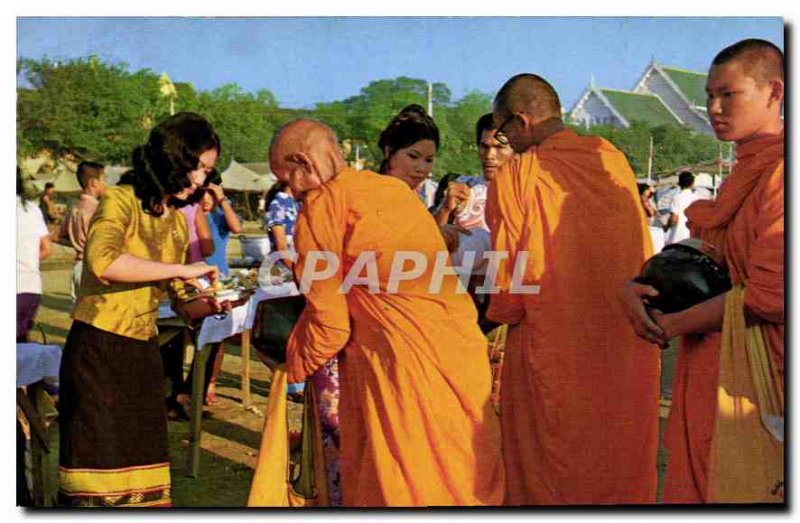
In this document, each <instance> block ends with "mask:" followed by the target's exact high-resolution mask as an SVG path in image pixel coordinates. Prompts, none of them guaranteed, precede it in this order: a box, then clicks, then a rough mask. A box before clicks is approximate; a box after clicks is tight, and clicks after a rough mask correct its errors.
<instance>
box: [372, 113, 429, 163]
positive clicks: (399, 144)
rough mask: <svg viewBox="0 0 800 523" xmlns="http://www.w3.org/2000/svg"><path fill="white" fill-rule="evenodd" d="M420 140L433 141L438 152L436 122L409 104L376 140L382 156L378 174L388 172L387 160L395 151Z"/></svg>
mask: <svg viewBox="0 0 800 523" xmlns="http://www.w3.org/2000/svg"><path fill="white" fill-rule="evenodd" d="M420 140H433V143H434V144H436V150H437V151H438V150H439V128H438V127H436V122H434V121H433V118H431V117H430V116H428V113H426V112H425V109H423V108H422V106H421V105H418V104H411V105H409V106H406V107H405V108H404V109H403V110H402V111H400V112H399V113H398V114H397V116H395V117H394V118H392V121H391V122H389V125H387V126H386V129H384V130H383V132H381V135H380V137H379V138H378V147H379V148H380V150H381V153H382V154H383V155H384V158H383V161H382V162H381V166H380V169H379V170H378V172H379V173H381V174H386V173H387V172H389V158H391V157H392V155H393V154H394V153H395V152H396V151H397V150H399V149H404V148H406V147H410V146H412V145H414V144H415V143H417V142H418V141H420ZM386 147H388V148H389V154H388V155H387V154H386V152H385V148H386Z"/></svg>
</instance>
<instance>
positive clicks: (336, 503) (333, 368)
mask: <svg viewBox="0 0 800 523" xmlns="http://www.w3.org/2000/svg"><path fill="white" fill-rule="evenodd" d="M311 382H312V383H313V384H314V392H316V396H317V412H318V413H319V420H320V426H321V428H322V448H323V452H324V454H325V472H326V475H327V476H328V493H329V496H330V503H331V506H332V507H340V506H342V480H341V476H340V474H339V359H338V357H337V356H334V357H333V358H331V359H330V360H328V362H327V363H325V365H323V366H322V367H320V368H319V369H318V370H317V371H316V372H315V373H314V374H312V375H311Z"/></svg>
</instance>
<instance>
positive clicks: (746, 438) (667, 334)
mask: <svg viewBox="0 0 800 523" xmlns="http://www.w3.org/2000/svg"><path fill="white" fill-rule="evenodd" d="M706 90H707V92H708V102H707V108H708V115H709V118H710V120H711V124H712V126H713V127H714V132H715V133H716V135H717V138H719V139H720V140H724V141H732V142H735V143H736V160H737V161H736V166H735V167H734V169H733V172H732V173H731V175H730V176H729V177H728V178H727V179H726V180H725V182H724V183H723V185H722V187H720V190H719V194H718V196H717V198H716V201H699V202H696V203H694V204H692V205H691V206H690V207H689V208H688V209H687V210H686V218H687V220H688V222H689V229H690V231H691V234H692V236H693V237H695V238H700V239H701V240H704V241H706V242H709V243H711V244H712V245H713V246H715V247H716V248H717V249H718V250H719V251H720V252H721V253H722V254H723V255H724V256H725V261H726V263H727V266H728V270H729V271H730V275H731V283H732V284H733V285H734V288H733V289H732V290H731V291H729V292H728V293H725V294H722V295H719V296H717V297H715V298H712V299H710V300H707V301H705V302H703V303H700V304H698V305H696V306H694V307H691V308H689V309H686V310H684V311H681V312H677V313H674V314H660V313H659V311H653V313H652V316H653V317H652V318H651V317H650V316H648V315H647V313H646V312H645V309H644V307H643V302H642V298H645V299H646V297H648V296H655V295H657V291H656V290H655V289H653V288H652V287H648V286H644V285H637V284H635V283H628V284H626V285H625V286H623V288H622V289H621V290H620V299H621V301H622V303H623V305H624V306H625V307H626V310H627V311H628V314H629V316H630V319H631V323H632V324H633V326H634V328H635V329H636V331H637V332H638V333H639V334H640V335H641V336H642V337H644V338H647V339H649V340H651V341H654V342H656V343H659V344H661V345H664V344H666V343H667V341H668V340H669V339H670V338H672V337H674V336H681V340H680V346H679V347H680V348H679V352H678V361H677V363H676V368H675V385H674V387H673V400H672V408H671V411H670V417H669V422H668V425H667V431H666V435H665V444H666V447H667V449H668V450H669V462H668V464H667V472H666V476H665V482H664V494H663V500H664V502H667V503H704V502H719V501H721V502H781V501H783V499H784V498H783V458H782V454H783V442H782V441H783V434H782V416H783V409H782V406H783V405H782V402H783V399H782V398H783V357H784V345H783V337H784V311H783V304H784V294H783V280H784V266H783V256H784V250H783V242H784V238H783V166H784V159H783V156H784V140H783V120H782V118H781V104H782V100H783V95H784V76H783V53H782V52H781V50H780V49H778V48H777V47H776V46H775V45H773V44H772V43H770V42H767V41H764V40H756V39H749V40H743V41H740V42H738V43H736V44H734V45H732V46H730V47H728V48H726V49H724V50H723V51H721V52H720V53H719V54H718V55H717V56H716V58H714V61H713V63H712V64H711V68H710V70H709V73H708V80H707V86H706ZM742 295H743V300H742ZM737 298H738V302H737V301H735V300H736V299H737ZM736 303H738V305H736ZM726 307H727V308H726ZM731 307H734V309H731ZM736 308H738V311H737V310H735V309H736ZM734 312H736V313H738V314H740V315H742V314H743V316H744V321H743V322H742V323H743V324H745V325H746V327H747V328H748V331H750V332H751V333H752V331H753V329H754V330H758V331H760V332H761V337H762V338H763V342H764V343H763V345H764V355H765V358H763V360H761V364H760V365H757V366H755V367H754V368H757V369H759V371H760V372H762V373H763V374H762V376H766V377H767V378H765V379H762V380H759V379H757V378H756V376H755V374H752V373H751V372H750V367H749V366H750V365H755V360H754V354H755V353H754V352H751V351H752V350H754V349H753V346H752V345H750V344H749V341H748V347H747V353H746V354H745V353H742V352H739V353H736V352H729V351H728V350H725V348H726V347H728V346H729V345H728V344H726V342H725V339H726V338H725V335H726V333H730V334H729V336H730V337H729V339H735V338H736V336H737V334H736V332H737V331H736V330H735V327H733V325H734V323H733V321H734V320H733V319H732V318H733V316H732V314H733V313H734ZM726 324H727V325H726ZM737 368H738V369H739V370H742V369H744V370H745V372H743V373H737V371H736V369H737ZM732 380H733V381H736V380H738V384H736V383H733V382H732ZM757 382H761V383H762V384H763V385H764V386H765V387H766V388H768V389H770V390H771V392H772V393H773V394H774V395H776V396H777V400H778V401H777V409H776V410H778V411H779V412H774V413H773V414H775V418H779V419H780V422H781V425H780V430H779V431H778V430H770V429H776V427H774V426H771V427H770V426H769V425H770V424H769V423H766V424H764V425H762V424H761V422H760V420H759V418H760V416H759V414H760V415H761V416H763V415H764V414H768V412H767V411H768V410H769V409H768V407H767V405H766V402H765V401H764V399H765V398H764V397H763V396H760V395H758V394H755V393H753V392H752V391H751V392H750V393H747V391H746V389H744V388H743V387H751V386H753V384H754V383H757ZM731 405H735V406H736V408H735V409H732V408H731ZM778 436H780V437H778Z"/></svg>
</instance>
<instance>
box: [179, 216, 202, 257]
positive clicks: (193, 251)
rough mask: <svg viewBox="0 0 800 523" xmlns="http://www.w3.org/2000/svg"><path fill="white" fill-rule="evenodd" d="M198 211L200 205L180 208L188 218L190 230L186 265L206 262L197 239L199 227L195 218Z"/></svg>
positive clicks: (187, 222)
mask: <svg viewBox="0 0 800 523" xmlns="http://www.w3.org/2000/svg"><path fill="white" fill-rule="evenodd" d="M198 209H200V204H199V203H193V204H192V205H186V206H184V207H181V208H180V211H181V212H182V213H183V215H184V216H185V217H186V226H187V228H188V229H189V251H188V254H187V255H186V256H187V257H186V263H194V262H199V261H205V258H204V257H203V251H202V249H200V240H199V239H198V238H197V226H196V225H195V216H196V215H197V211H198Z"/></svg>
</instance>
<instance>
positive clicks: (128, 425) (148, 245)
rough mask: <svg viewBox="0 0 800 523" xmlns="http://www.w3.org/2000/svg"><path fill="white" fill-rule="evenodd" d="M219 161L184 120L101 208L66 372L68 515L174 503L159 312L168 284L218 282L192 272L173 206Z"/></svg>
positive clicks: (198, 121) (151, 144)
mask: <svg viewBox="0 0 800 523" xmlns="http://www.w3.org/2000/svg"><path fill="white" fill-rule="evenodd" d="M219 152H220V140H219V137H218V136H217V134H216V133H215V132H214V129H213V128H212V127H211V124H209V123H208V121H207V120H206V119H205V118H203V117H202V116H200V115H197V114H194V113H188V112H182V113H178V114H175V115H174V116H171V117H169V118H167V119H166V120H164V121H162V122H161V123H159V124H158V125H156V126H155V127H154V128H153V130H152V131H151V132H150V136H149V138H148V141H147V144H145V145H141V146H139V147H137V148H136V149H134V151H133V155H132V157H133V158H132V160H133V169H132V170H130V171H128V172H127V173H126V174H125V175H123V177H122V178H121V179H120V182H119V184H118V185H117V186H115V187H111V188H109V189H108V190H106V192H105V194H104V195H103V198H102V199H101V200H100V204H99V205H98V207H97V212H96V213H95V216H94V219H93V221H92V225H91V227H90V228H89V236H88V237H87V239H86V245H85V249H84V264H83V275H82V276H81V287H80V290H79V292H78V301H77V303H76V304H75V309H74V310H73V312H72V318H73V322H72V326H71V328H70V331H69V335H68V336H67V341H66V345H65V346H64V352H63V356H62V359H61V369H60V372H59V383H60V390H59V392H60V397H59V409H58V410H59V436H60V440H59V455H58V456H59V492H58V496H59V504H60V505H62V506H81V507H86V506H102V507H132V506H169V505H171V504H172V499H171V493H170V492H171V487H170V485H171V482H170V460H169V447H168V444H167V416H166V410H165V408H164V374H163V371H162V363H161V358H160V357H159V351H158V342H157V332H156V319H157V316H158V303H159V300H160V299H161V298H162V297H163V296H164V294H165V291H166V290H167V286H168V284H169V283H170V282H176V283H175V285H176V288H179V287H180V285H181V284H182V283H183V282H185V283H188V284H190V285H194V286H196V287H199V284H198V283H197V278H200V277H208V278H209V279H210V281H211V283H212V284H214V283H215V282H216V280H217V268H216V267H214V266H211V265H208V264H206V263H205V262H204V261H199V262H196V263H193V264H186V263H185V262H184V260H185V259H186V250H187V245H188V240H189V233H188V227H187V223H186V219H185V217H184V215H183V214H182V213H180V212H178V211H177V210H176V209H175V205H174V204H175V203H178V202H182V201H186V200H187V199H188V198H189V197H190V196H191V195H192V194H193V193H194V192H195V191H196V190H197V189H198V188H199V187H201V186H202V185H203V182H204V181H205V179H206V177H207V176H208V175H209V174H210V173H212V172H213V170H214V164H215V163H216V161H217V156H218V155H219ZM209 305H210V306H212V308H213V310H217V311H218V310H221V306H220V304H219V303H217V302H216V301H212V302H211V303H209ZM183 306H184V305H183V303H182V302H178V303H176V307H177V308H178V309H179V311H181V308H182V307H183ZM179 313H180V312H179Z"/></svg>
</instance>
